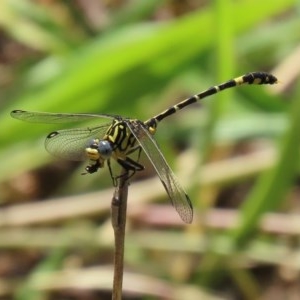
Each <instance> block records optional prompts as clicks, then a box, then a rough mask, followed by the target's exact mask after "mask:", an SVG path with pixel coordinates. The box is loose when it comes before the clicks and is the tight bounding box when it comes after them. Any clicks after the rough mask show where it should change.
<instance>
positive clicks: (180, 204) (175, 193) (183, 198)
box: [125, 120, 193, 223]
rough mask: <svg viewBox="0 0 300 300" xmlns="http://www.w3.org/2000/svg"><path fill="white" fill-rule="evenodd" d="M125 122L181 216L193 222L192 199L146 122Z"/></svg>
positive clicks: (187, 221) (188, 221)
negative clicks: (180, 182)
mask: <svg viewBox="0 0 300 300" xmlns="http://www.w3.org/2000/svg"><path fill="white" fill-rule="evenodd" d="M125 122H126V124H127V126H128V128H129V129H130V131H131V132H132V134H133V135H134V136H135V138H136V139H137V141H138V142H139V144H140V145H141V147H142V149H143V150H144V151H145V153H146V155H147V156H148V158H149V160H150V162H151V163H152V165H153V167H154V168H155V170H156V172H157V174H158V176H159V178H160V180H161V182H162V184H163V186H164V187H165V189H166V191H167V193H168V195H169V197H170V199H171V202H172V204H173V206H174V207H175V209H176V210H177V212H178V214H179V216H180V217H181V219H182V220H183V221H184V222H186V223H191V222H192V220H193V207H192V203H191V200H190V199H189V197H188V195H187V194H186V193H185V191H184V190H183V188H182V187H181V185H180V184H179V182H178V180H177V178H176V177H175V175H174V173H173V171H172V170H171V168H170V167H169V165H168V163H167V162H166V160H165V158H164V156H163V154H162V152H161V151H160V149H159V147H158V145H157V143H156V141H155V140H154V139H153V137H152V135H151V134H150V133H149V131H148V130H147V128H146V127H145V124H144V123H143V122H141V121H138V120H127V121H126V120H125Z"/></svg>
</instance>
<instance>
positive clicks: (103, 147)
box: [98, 140, 113, 159]
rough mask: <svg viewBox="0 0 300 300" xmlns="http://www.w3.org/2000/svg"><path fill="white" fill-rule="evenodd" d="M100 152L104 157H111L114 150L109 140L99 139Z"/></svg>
mask: <svg viewBox="0 0 300 300" xmlns="http://www.w3.org/2000/svg"><path fill="white" fill-rule="evenodd" d="M98 152H99V154H100V155H101V157H102V158H103V159H108V158H110V157H111V154H112V152H113V149H112V146H111V144H110V143H109V141H105V140H104V141H99V143H98Z"/></svg>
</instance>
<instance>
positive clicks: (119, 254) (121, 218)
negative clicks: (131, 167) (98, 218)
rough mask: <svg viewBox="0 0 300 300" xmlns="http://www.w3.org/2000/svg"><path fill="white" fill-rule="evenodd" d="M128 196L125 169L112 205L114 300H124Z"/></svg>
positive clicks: (126, 172)
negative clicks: (123, 285)
mask: <svg viewBox="0 0 300 300" xmlns="http://www.w3.org/2000/svg"><path fill="white" fill-rule="evenodd" d="M127 194H128V171H126V170H125V169H123V170H122V172H121V176H120V178H119V180H118V184H117V187H116V190H115V193H114V196H113V199H112V203H111V222H112V227H113V230H114V236H115V252H114V281H113V291H112V299H113V300H120V299H122V283H123V268H124V241H125V226H126V210H127Z"/></svg>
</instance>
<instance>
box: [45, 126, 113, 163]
mask: <svg viewBox="0 0 300 300" xmlns="http://www.w3.org/2000/svg"><path fill="white" fill-rule="evenodd" d="M110 125H111V123H108V124H105V125H101V126H97V127H93V128H75V129H65V130H59V131H54V132H51V133H50V134H49V135H48V136H47V138H46V140H45V148H46V150H47V151H48V152H49V153H51V154H53V155H54V156H57V157H60V158H63V159H66V160H74V161H81V160H86V159H87V156H86V153H85V148H86V147H87V146H88V144H89V141H90V140H91V139H94V138H98V139H102V138H103V136H104V134H105V133H106V131H107V129H108V127H109V126H110Z"/></svg>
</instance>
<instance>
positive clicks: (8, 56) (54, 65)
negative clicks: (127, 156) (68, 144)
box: [0, 0, 300, 300]
mask: <svg viewBox="0 0 300 300" xmlns="http://www.w3.org/2000/svg"><path fill="white" fill-rule="evenodd" d="M299 11H300V7H299V1H296V0H276V1H272V2H270V1H258V0H239V1H229V0H216V1H204V0H203V1H201V0H198V1H197V0H177V1H176V0H169V1H158V0H152V1H138V0H127V1H125V0H106V1H100V0H98V1H97V0H88V1H84V0H74V1H54V0H35V1H29V0H21V1H17V0H2V1H1V2H0V28H1V29H0V86H1V89H0V99H1V101H0V107H1V111H0V131H1V133H0V161H1V166H0V168H1V173H0V200H1V210H0V276H1V277H0V299H24V300H25V299H30V300H32V299H56V300H57V299H76V300H77V299H78V300H82V299H85V300H87V299H89V300H91V299H110V294H111V292H110V288H111V286H112V263H113V262H112V252H113V234H112V229H111V224H110V215H109V210H110V200H111V197H112V195H113V189H112V184H111V180H110V178H109V175H108V170H106V169H104V170H101V172H98V173H96V174H93V175H86V176H82V175H81V173H82V172H83V170H84V166H85V165H86V162H84V163H81V164H78V163H75V162H68V161H63V160H59V159H55V158H53V157H51V156H50V155H49V154H48V153H47V152H46V151H45V149H44V147H43V139H44V138H45V136H46V135H47V134H48V133H49V132H51V131H53V130H58V129H62V128H64V126H63V124H62V125H60V124H55V125H54V124H32V123H24V122H20V121H17V120H14V119H12V118H11V117H10V115H9V113H10V111H11V110H13V109H24V110H33V111H48V112H90V113H108V114H120V115H122V116H129V117H132V118H138V119H141V120H146V119H148V118H149V117H151V116H153V115H155V114H157V113H159V112H161V111H162V110H164V109H166V108H168V107H169V106H171V105H173V104H175V103H177V102H179V101H181V100H183V99H184V98H186V97H188V96H190V95H193V94H195V93H198V92H200V91H201V90H204V89H206V88H208V87H209V86H211V85H215V84H217V83H220V82H222V81H225V80H228V79H229V78H232V77H236V76H239V75H241V74H243V73H247V72H250V71H257V70H262V71H269V72H271V73H273V74H274V75H276V76H277V77H278V78H279V80H280V84H278V85H277V86H270V87H269V86H243V87H238V88H235V89H231V90H228V91H225V92H223V93H220V94H218V95H216V96H214V97H211V98H210V99H205V100H204V101H203V102H202V103H201V104H196V105H194V106H192V107H189V108H186V109H185V110H184V111H181V112H180V113H178V114H176V115H174V116H172V117H170V118H168V119H166V120H164V121H163V122H162V124H160V126H159V128H158V132H157V134H156V139H157V141H158V143H159V144H160V145H161V148H162V151H163V153H164V155H165V157H166V159H167V161H168V162H169V163H170V165H172V168H173V169H174V171H175V173H176V174H177V175H178V177H179V179H180V181H181V182H182V185H183V186H184V187H185V188H186V189H187V191H188V193H189V195H190V198H191V199H192V202H193V205H194V211H195V220H194V222H193V224H192V225H186V224H183V223H182V221H181V220H180V219H179V217H178V215H177V214H176V212H175V210H174V209H173V208H172V206H171V205H170V203H169V200H168V199H167V195H166V193H165V191H164V189H163V187H162V186H161V184H160V182H159V180H158V178H157V176H155V172H154V171H153V170H152V168H151V166H150V165H149V163H148V162H147V160H146V159H145V158H144V159H143V163H144V164H145V166H146V170H145V171H144V172H141V173H140V174H137V175H136V176H135V178H134V180H133V182H132V184H131V186H130V190H129V199H128V202H129V208H128V221H127V229H128V230H127V236H126V249H125V252H126V253H125V264H126V272H125V275H124V299H273V300H274V299H275V300H276V299H299V298H300V288H299V284H300V280H299V279H300V278H299V268H300V252H299V233H300V221H299V209H300V205H299V159H298V154H299V143H300V138H299V132H300V117H299V116H300V102H299V101H298V99H299V97H300V90H299V88H298V85H297V82H298V77H299V76H298V74H299V72H300V60H299V57H300V48H299V38H300V22H299V20H300V18H299ZM72 126H73V127H78V126H83V127H84V126H87V125H86V124H70V125H69V126H68V127H72Z"/></svg>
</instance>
